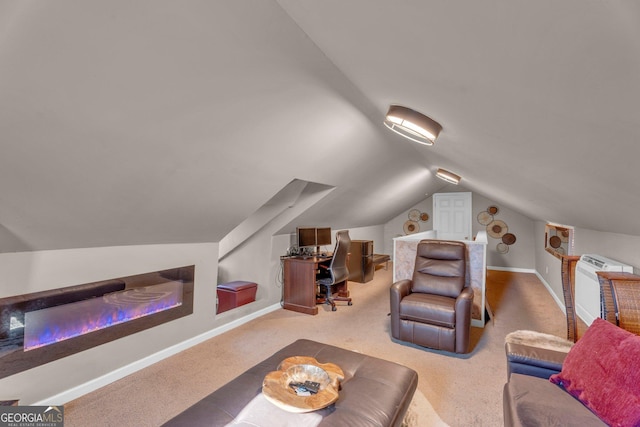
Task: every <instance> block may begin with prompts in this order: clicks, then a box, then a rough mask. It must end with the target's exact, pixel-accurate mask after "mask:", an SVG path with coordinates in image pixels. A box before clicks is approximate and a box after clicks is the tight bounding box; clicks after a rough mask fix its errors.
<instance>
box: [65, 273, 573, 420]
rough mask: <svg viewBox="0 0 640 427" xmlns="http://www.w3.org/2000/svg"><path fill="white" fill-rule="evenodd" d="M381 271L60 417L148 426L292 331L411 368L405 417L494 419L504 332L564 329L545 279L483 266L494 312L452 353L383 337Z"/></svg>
mask: <svg viewBox="0 0 640 427" xmlns="http://www.w3.org/2000/svg"><path fill="white" fill-rule="evenodd" d="M391 273H392V272H391V266H390V268H389V270H388V271H387V270H384V269H379V270H377V271H376V273H375V278H374V280H373V281H371V282H368V283H355V282H349V289H350V291H351V296H352V297H353V301H354V303H353V306H351V307H349V306H346V305H343V306H339V307H338V310H337V311H335V312H332V311H330V309H329V307H328V306H321V307H320V313H319V314H318V315H317V316H309V315H305V314H300V313H295V312H292V311H288V310H277V311H275V312H272V313H269V314H267V315H265V316H262V317H260V318H258V319H255V320H253V321H251V322H248V323H246V324H244V325H242V326H240V327H238V328H236V329H234V330H231V331H229V332H226V333H224V334H221V335H219V336H217V337H214V338H212V339H210V340H208V341H206V342H204V343H202V344H199V345H197V346H194V347H192V348H190V349H188V350H186V351H184V352H182V353H180V354H178V355H175V356H173V357H170V358H167V359H165V360H163V361H161V362H158V363H156V364H154V365H152V366H150V367H148V368H146V369H143V370H141V371H139V372H136V373H134V374H132V375H130V376H128V377H126V378H123V379H121V380H119V381H116V382H114V383H112V384H110V385H108V386H106V387H103V388H101V389H99V390H97V391H95V392H92V393H89V394H87V395H85V396H83V397H81V398H79V399H76V400H74V401H72V402H69V403H68V404H67V405H65V425H66V426H67V427H75V426H81V427H86V426H133V425H135V426H157V425H159V424H162V423H163V422H164V421H166V420H168V419H170V418H171V417H173V416H175V415H176V414H178V413H180V412H181V411H182V410H184V409H186V408H187V407H189V406H190V405H192V404H193V403H195V402H197V401H198V400H200V399H201V398H203V397H204V396H206V395H207V394H209V393H211V392H212V391H213V390H215V389H217V388H219V387H220V386H222V385H223V384H225V383H226V382H228V381H230V380H232V379H233V378H234V377H236V376H237V375H239V374H240V373H242V372H244V371H245V370H246V369H248V368H249V367H251V366H253V365H255V364H256V363H258V362H260V361H261V360H263V359H265V358H267V357H268V356H270V355H271V354H273V353H275V352H276V351H277V350H278V349H280V348H281V347H284V346H285V345H287V344H290V343H291V342H293V341H295V340H296V339H298V338H308V339H313V340H316V341H320V342H325V343H328V344H332V345H336V346H340V347H344V348H347V349H350V350H354V351H359V352H362V353H366V354H370V355H373V356H376V357H380V358H383V359H387V360H392V361H394V362H397V363H401V364H403V365H406V366H409V367H411V368H413V369H415V370H416V371H417V372H418V374H419V383H418V391H419V393H417V394H416V398H415V399H414V402H413V403H412V409H411V410H410V411H409V413H408V414H407V417H406V421H407V425H409V426H411V427H414V426H416V427H418V426H420V427H422V426H429V425H435V426H438V425H450V426H452V427H455V426H470V425H473V426H500V425H502V424H503V422H502V386H503V385H504V383H505V381H506V362H505V358H504V337H505V335H506V334H507V333H509V332H511V331H514V330H518V329H532V330H536V331H540V332H545V333H549V334H553V335H557V336H564V334H565V333H566V329H565V320H564V315H563V313H562V311H561V310H560V309H559V308H558V306H557V305H556V303H555V302H554V301H553V299H552V298H551V296H550V295H549V294H548V292H547V290H546V289H545V287H544V286H543V285H542V283H540V281H539V280H538V279H537V277H536V276H535V275H534V274H529V273H510V272H500V271H490V272H489V274H488V283H487V299H488V301H489V303H490V305H491V308H492V310H493V314H494V318H493V319H492V320H490V321H489V322H488V323H487V325H486V327H485V328H472V351H471V353H469V354H467V355H452V354H449V353H444V352H440V351H435V350H430V349H424V348H421V347H418V346H414V345H411V344H405V343H399V342H394V341H392V340H391V338H390V334H389V317H388V316H387V313H388V312H389V286H390V285H391V280H392V274H391ZM425 402H426V404H425ZM434 410H435V412H434ZM412 417H413V418H412ZM441 423H446V424H441Z"/></svg>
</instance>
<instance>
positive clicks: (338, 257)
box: [317, 230, 353, 311]
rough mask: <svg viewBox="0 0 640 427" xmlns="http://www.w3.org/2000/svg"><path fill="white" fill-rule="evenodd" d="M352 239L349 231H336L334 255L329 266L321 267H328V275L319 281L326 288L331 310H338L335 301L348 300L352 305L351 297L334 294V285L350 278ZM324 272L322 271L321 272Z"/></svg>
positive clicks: (326, 296)
mask: <svg viewBox="0 0 640 427" xmlns="http://www.w3.org/2000/svg"><path fill="white" fill-rule="evenodd" d="M350 245H351V239H350V238H349V231H347V230H342V231H338V232H337V233H336V247H335V248H334V250H333V257H332V258H331V262H330V263H329V266H328V267H326V266H322V265H320V268H324V269H326V273H327V274H328V276H327V277H323V278H321V279H319V280H318V281H317V283H318V285H319V286H320V287H321V288H324V289H325V303H327V304H331V311H336V310H337V309H336V303H335V301H346V302H347V304H348V305H352V304H353V303H352V302H351V298H349V297H342V296H336V297H334V296H333V291H332V286H333V285H337V284H339V283H342V282H345V283H346V281H347V279H348V278H349V270H348V269H347V255H348V254H349V246H350ZM321 273H322V272H321Z"/></svg>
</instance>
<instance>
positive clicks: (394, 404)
mask: <svg viewBox="0 0 640 427" xmlns="http://www.w3.org/2000/svg"><path fill="white" fill-rule="evenodd" d="M292 356H309V357H313V358H315V359H316V360H317V361H318V362H320V363H335V364H336V365H338V366H339V367H340V368H341V369H342V371H343V372H344V374H345V378H344V380H343V381H342V382H341V389H340V392H339V398H338V400H337V401H336V402H335V403H334V404H332V405H330V406H329V407H327V408H324V409H321V410H318V411H316V413H318V414H320V415H321V416H322V419H321V421H320V423H319V424H317V425H318V426H322V427H330V426H336V427H337V426H365V425H367V426H369V425H370V426H400V425H401V424H402V421H403V418H404V415H405V413H406V411H407V409H408V407H409V404H410V403H411V399H412V398H413V394H414V392H415V390H416V387H417V385H418V374H417V373H416V372H415V371H414V370H412V369H410V368H408V367H406V366H402V365H399V364H397V363H393V362H390V361H386V360H382V359H379V358H376V357H372V356H367V355H365V354H361V353H356V352H353V351H350V350H346V349H342V348H339V347H335V346H331V345H327V344H322V343H319V342H315V341H311V340H306V339H301V340H298V341H295V342H294V343H292V344H290V345H288V346H287V347H284V348H283V349H281V350H280V351H278V352H276V353H275V354H274V355H272V356H271V357H269V358H267V359H266V360H264V361H262V362H261V363H258V364H257V365H255V366H254V367H252V368H251V369H249V370H247V371H246V372H244V373H243V374H241V375H240V376H238V377H236V378H235V379H234V380H232V381H231V382H229V383H227V384H226V385H224V386H222V387H221V388H220V389H218V390H216V391H214V392H213V393H211V394H210V395H208V396H207V397H205V398H203V399H202V400H201V401H199V402H197V403H195V404H194V405H193V406H191V407H189V408H187V409H186V410H185V411H184V412H182V413H180V414H178V415H177V416H176V417H174V418H172V419H171V420H169V421H167V422H166V423H165V424H164V425H165V426H172V427H176V426H189V427H194V426H201V425H202V426H204V425H207V426H225V425H227V424H229V423H232V422H237V421H236V417H238V415H239V414H240V413H241V411H242V410H243V409H244V408H245V406H247V404H249V402H251V401H253V400H254V398H255V397H256V396H258V395H259V394H260V393H261V390H262V381H263V379H264V377H265V375H267V374H268V373H269V372H271V371H275V370H277V367H278V365H279V363H280V362H281V361H282V360H283V359H286V358H287V357H292ZM273 409H274V410H278V411H279V410H280V409H278V408H276V407H275V406H273ZM294 415H297V414H294ZM265 421H266V420H265ZM251 425H254V424H251Z"/></svg>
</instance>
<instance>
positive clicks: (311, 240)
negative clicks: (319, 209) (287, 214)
mask: <svg viewBox="0 0 640 427" xmlns="http://www.w3.org/2000/svg"><path fill="white" fill-rule="evenodd" d="M296 231H297V234H298V247H299V248H307V247H312V246H316V229H315V227H313V228H311V227H298V228H297V229H296Z"/></svg>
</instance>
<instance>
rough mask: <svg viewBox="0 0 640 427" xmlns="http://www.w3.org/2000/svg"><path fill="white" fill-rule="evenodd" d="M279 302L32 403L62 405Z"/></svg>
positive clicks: (232, 326)
mask: <svg viewBox="0 0 640 427" xmlns="http://www.w3.org/2000/svg"><path fill="white" fill-rule="evenodd" d="M281 308H282V307H281V305H280V303H277V304H273V305H271V306H269V307H265V308H263V309H261V310H258V311H256V312H254V313H250V314H248V315H246V316H244V317H241V318H240V319H236V320H233V321H231V322H229V323H226V324H224V325H222V326H219V327H217V328H215V329H212V330H210V331H207V332H205V333H203V334H200V335H197V336H195V337H193V338H189V339H187V340H185V341H183V342H181V343H178V344H175V345H173V346H171V347H167V348H165V349H164V350H161V351H159V352H157V353H154V354H152V355H150V356H147V357H145V358H142V359H140V360H136V361H135V362H133V363H130V364H128V365H126V366H123V367H121V368H118V369H116V370H115V371H111V372H109V373H108V374H105V375H102V376H101V377H98V378H95V379H93V380H91V381H87V382H86V383H84V384H80V385H79V386H76V387H73V388H71V389H69V390H65V391H63V392H62V393H58V394H56V395H55V396H51V397H48V398H45V399H43V400H41V401H39V402H35V403H33V405H35V406H49V405H62V404H64V403H67V402H70V401H72V400H74V399H77V398H79V397H81V396H83V395H85V394H87V393H90V392H92V391H95V390H97V389H99V388H100V387H104V386H106V385H108V384H111V383H112V382H114V381H117V380H119V379H121V378H124V377H126V376H127V375H130V374H133V373H134V372H137V371H139V370H141V369H143V368H146V367H148V366H151V365H153V364H154V363H156V362H159V361H161V360H163V359H166V358H167V357H169V356H173V355H174V354H177V353H180V352H181V351H184V350H186V349H188V348H190V347H193V346H194V345H197V344H200V343H202V342H204V341H206V340H208V339H210V338H213V337H215V336H218V335H220V334H222V333H224V332H227V331H230V330H231V329H233V328H236V327H238V326H240V325H243V324H245V323H247V322H249V321H251V320H253V319H256V318H258V317H260V316H263V315H265V314H268V313H271V312H272V311H276V310H279V309H281Z"/></svg>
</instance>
